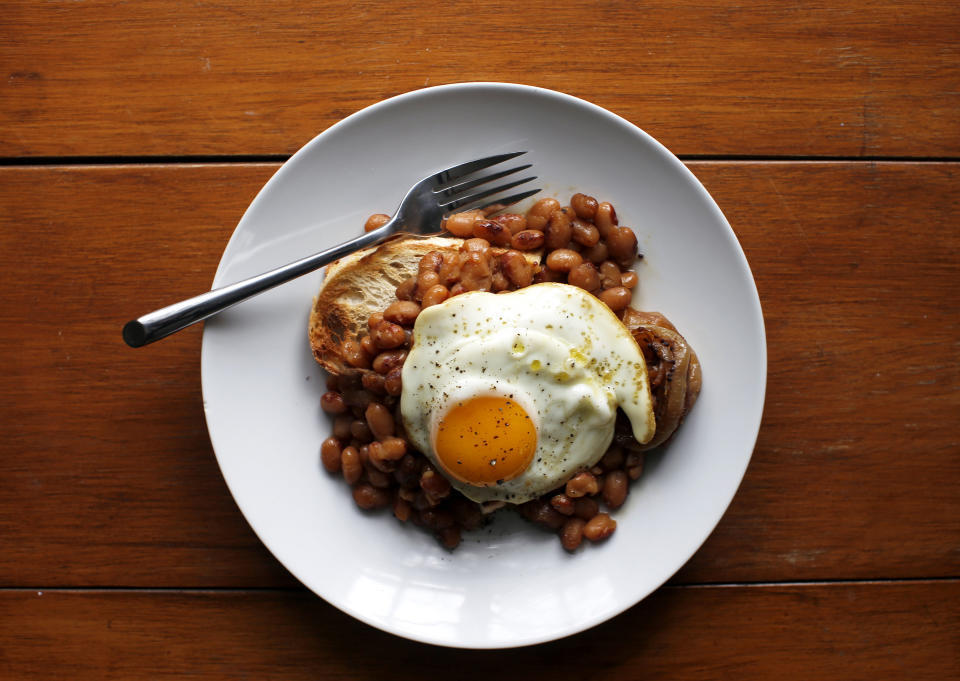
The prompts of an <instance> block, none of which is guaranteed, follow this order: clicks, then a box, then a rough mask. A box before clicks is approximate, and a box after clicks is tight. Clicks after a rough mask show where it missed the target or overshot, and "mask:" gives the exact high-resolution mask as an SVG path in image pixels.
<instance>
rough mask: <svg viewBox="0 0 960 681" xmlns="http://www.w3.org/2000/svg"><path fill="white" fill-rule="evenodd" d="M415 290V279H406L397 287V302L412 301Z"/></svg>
mask: <svg viewBox="0 0 960 681" xmlns="http://www.w3.org/2000/svg"><path fill="white" fill-rule="evenodd" d="M416 288H417V278H416V277H408V278H407V279H404V280H403V281H402V282H400V284H399V285H398V286H397V300H413V294H414V291H416Z"/></svg>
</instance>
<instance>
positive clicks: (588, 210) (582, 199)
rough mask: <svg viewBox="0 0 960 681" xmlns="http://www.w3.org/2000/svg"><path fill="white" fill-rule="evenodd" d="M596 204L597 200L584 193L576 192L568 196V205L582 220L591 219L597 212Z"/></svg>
mask: <svg viewBox="0 0 960 681" xmlns="http://www.w3.org/2000/svg"><path fill="white" fill-rule="evenodd" d="M597 205H599V204H597V200H596V199H595V198H593V197H592V196H587V195H586V194H580V193H577V194H574V195H573V196H571V197H570V207H571V208H573V212H574V213H576V214H577V217H578V218H583V219H584V220H593V216H595V215H596V214H597Z"/></svg>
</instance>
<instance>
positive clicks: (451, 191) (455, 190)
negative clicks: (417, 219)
mask: <svg viewBox="0 0 960 681" xmlns="http://www.w3.org/2000/svg"><path fill="white" fill-rule="evenodd" d="M532 167H533V166H532V164H530V163H527V164H526V165H522V166H517V167H516V168H510V169H509V170H501V171H500V172H499V173H493V174H492V175H484V176H483V177H478V178H477V179H475V180H467V181H466V182H461V183H460V184H455V185H451V186H449V187H447V188H446V189H434V190H433V191H434V193H435V194H443V195H444V196H447V197H451V196H454V195H456V194H462V193H463V192H465V191H467V190H468V189H473V188H474V187H479V186H480V185H482V184H486V183H487V182H493V181H494V180H499V179H500V178H501V177H506V176H507V175H513V174H514V173H519V172H520V171H521V170H526V169H527V168H532Z"/></svg>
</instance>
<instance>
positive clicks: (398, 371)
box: [383, 367, 403, 397]
mask: <svg viewBox="0 0 960 681" xmlns="http://www.w3.org/2000/svg"><path fill="white" fill-rule="evenodd" d="M402 376H403V369H402V368H401V367H396V368H394V369H391V370H390V371H389V372H388V373H387V375H386V376H385V377H384V379H383V387H384V388H385V389H386V391H387V394H388V395H393V396H394V397H396V396H397V395H399V394H400V393H401V392H403V378H402Z"/></svg>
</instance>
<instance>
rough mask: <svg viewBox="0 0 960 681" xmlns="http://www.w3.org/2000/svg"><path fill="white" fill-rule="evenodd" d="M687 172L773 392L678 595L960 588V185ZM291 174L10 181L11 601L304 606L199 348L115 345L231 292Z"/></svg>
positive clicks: (89, 173)
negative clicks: (228, 591)
mask: <svg viewBox="0 0 960 681" xmlns="http://www.w3.org/2000/svg"><path fill="white" fill-rule="evenodd" d="M690 167H691V168H692V170H693V171H694V172H695V173H696V174H697V175H698V176H699V177H700V178H701V179H702V181H703V182H704V183H705V184H706V186H707V187H708V189H709V190H710V191H711V192H712V193H713V195H714V196H715V197H716V199H717V201H718V202H719V205H720V206H721V208H722V209H723V210H724V211H725V212H726V214H727V216H728V218H729V219H730V221H731V223H732V225H733V226H734V229H735V231H736V232H737V234H738V236H739V238H740V240H741V243H742V244H743V247H744V249H745V252H746V254H747V257H748V259H749V260H750V263H751V266H752V268H753V272H754V275H755V278H756V280H757V285H758V288H759V291H760V296H761V300H762V302H763V306H764V310H765V314H766V324H767V333H768V344H769V367H770V371H769V384H768V389H767V405H766V411H765V414H764V423H763V427H762V429H761V433H760V437H759V441H758V444H757V449H756V452H755V455H754V459H753V462H752V464H751V466H750V468H749V470H748V473H747V476H746V479H745V481H744V483H743V485H742V487H741V489H740V491H739V493H738V495H737V497H736V498H735V500H734V502H733V505H732V506H731V508H730V510H729V511H728V513H727V515H726V517H725V518H724V520H723V521H722V522H721V524H720V526H719V528H718V529H717V530H716V532H715V533H714V535H713V536H712V537H711V538H710V539H709V540H708V542H707V544H706V545H705V546H704V547H703V549H702V550H701V551H700V552H699V553H698V554H697V555H696V556H695V557H694V558H693V559H692V561H691V562H690V563H689V565H688V566H687V567H686V568H684V570H683V571H682V572H681V573H680V575H678V577H677V580H679V581H681V582H696V583H702V582H731V581H737V582H752V581H779V580H801V579H803V580H805V579H840V578H844V579H864V578H865V579H877V578H894V577H950V576H957V575H958V574H960V498H958V495H957V494H956V489H957V486H958V484H960V459H958V457H957V452H958V440H960V438H958V430H957V418H956V417H957V414H958V413H960V391H958V389H957V386H958V385H960V343H958V341H960V327H958V325H960V314H958V313H960V302H958V301H960V272H958V266H957V261H956V253H957V252H958V250H960V232H958V230H957V229H956V225H957V224H958V221H960V194H958V189H957V187H958V186H960V182H958V180H960V166H958V165H955V164H929V163H921V164H904V163H897V164H874V163H694V164H691V166H690ZM274 169H275V166H273V165H174V166H111V167H49V168H6V169H2V170H0V186H3V187H4V188H5V190H4V192H3V193H2V194H0V282H2V284H3V290H4V296H3V298H2V299H0V321H2V324H0V356H3V357H4V358H5V363H6V366H5V369H4V371H3V372H2V373H0V479H3V481H4V483H3V485H0V547H2V550H0V585H2V586H25V587H34V586H35V587H50V586H58V585H59V586H98V585H100V586H107V585H114V586H151V587H157V586H219V587H230V586H275V585H281V586H282V585H290V584H293V580H292V578H291V577H290V576H289V575H288V574H287V573H286V572H285V571H284V570H283V569H282V568H281V567H280V566H279V565H278V564H277V563H276V562H275V561H274V560H273V559H272V558H271V557H270V556H269V554H268V553H267V552H266V550H265V549H264V548H263V547H262V546H261V544H260V543H259V542H258V540H257V539H256V538H255V537H254V535H253V534H252V533H251V531H250V530H249V528H248V527H247V525H246V523H245V522H244V520H243V518H242V517H241V515H240V513H239V512H238V510H237V509H236V507H235V506H234V504H233V502H232V500H231V499H230V497H229V494H228V492H227V490H226V488H225V486H224V483H223V481H222V479H221V477H220V474H219V471H218V469H217V466H216V463H215V460H214V457H213V454H212V452H211V450H210V445H209V441H208V439H207V435H206V432H205V427H204V422H203V416H202V408H201V396H200V381H199V361H198V359H199V341H200V333H199V329H197V328H194V329H191V330H188V331H186V332H184V333H182V334H180V335H179V336H177V337H176V338H173V339H169V340H168V341H165V342H163V343H160V344H157V345H154V346H151V347H149V348H146V349H141V350H138V351H134V350H131V349H128V348H127V347H126V346H124V345H123V344H122V342H121V340H120V334H119V330H120V327H121V325H122V323H123V322H124V321H126V320H127V319H129V318H131V317H134V316H136V315H137V314H139V313H141V312H142V311H143V310H145V309H152V308H154V307H156V306H159V305H162V304H165V303H167V302H170V301H172V300H176V299H179V298H181V297H184V296H186V295H189V294H191V293H194V292H196V291H197V290H200V289H202V288H203V287H204V286H209V283H210V281H211V279H212V276H213V272H214V269H215V265H216V262H217V261H218V259H219V257H220V254H221V252H222V249H223V246H224V244H225V243H226V240H227V238H228V237H229V235H230V232H231V229H232V227H231V225H233V224H235V222H236V220H237V219H238V218H239V216H240V215H241V214H242V212H243V210H244V208H245V206H246V205H247V203H248V202H249V201H250V200H251V199H252V197H253V196H254V195H255V194H256V192H257V190H258V189H259V187H260V186H261V185H262V184H263V182H264V181H265V180H266V179H267V178H268V177H269V176H270V175H271V174H272V172H273V171H274ZM184 216H190V217H189V220H185V219H184Z"/></svg>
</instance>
